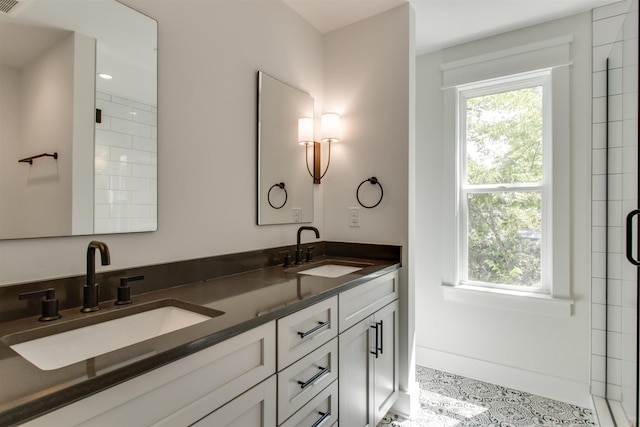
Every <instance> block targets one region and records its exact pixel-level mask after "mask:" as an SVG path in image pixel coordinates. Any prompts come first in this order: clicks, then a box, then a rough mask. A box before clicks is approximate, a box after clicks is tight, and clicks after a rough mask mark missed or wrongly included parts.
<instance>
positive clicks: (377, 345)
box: [370, 322, 380, 359]
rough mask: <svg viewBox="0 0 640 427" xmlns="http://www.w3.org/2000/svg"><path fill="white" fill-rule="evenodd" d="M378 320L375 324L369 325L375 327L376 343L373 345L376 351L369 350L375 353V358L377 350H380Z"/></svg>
mask: <svg viewBox="0 0 640 427" xmlns="http://www.w3.org/2000/svg"><path fill="white" fill-rule="evenodd" d="M378 326H379V325H378V322H376V324H375V325H371V329H375V330H376V344H375V346H374V348H375V349H376V351H372V352H370V353H371V354H375V355H376V359H377V358H378V356H379V355H378V351H379V350H380V340H379V338H378Z"/></svg>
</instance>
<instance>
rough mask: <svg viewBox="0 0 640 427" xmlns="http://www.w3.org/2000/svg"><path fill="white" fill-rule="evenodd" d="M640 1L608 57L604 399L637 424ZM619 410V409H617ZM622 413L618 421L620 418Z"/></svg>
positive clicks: (639, 216) (631, 11) (639, 268)
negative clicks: (639, 31) (639, 52)
mask: <svg viewBox="0 0 640 427" xmlns="http://www.w3.org/2000/svg"><path fill="white" fill-rule="evenodd" d="M638 56H639V55H638V0H635V1H634V2H633V4H632V6H631V9H630V11H629V13H628V14H627V17H626V19H625V22H624V24H623V27H622V30H621V32H620V34H619V36H618V40H617V41H616V43H615V44H614V47H613V49H612V52H611V54H610V56H609V59H608V61H607V63H608V72H607V75H608V78H607V281H606V284H607V286H606V299H607V302H606V310H607V315H606V319H607V320H606V322H607V325H606V356H605V357H606V398H607V400H608V402H609V407H610V408H613V410H612V412H613V413H614V414H616V412H617V413H618V414H616V415H619V413H620V412H624V415H625V416H626V418H627V419H628V420H629V422H630V423H635V425H636V426H637V425H638V424H637V423H638V408H639V407H640V404H639V397H638V373H639V370H638V341H639V340H638V331H639V330H640V329H639V327H638V284H639V280H640V276H639V273H640V267H639V266H640V249H639V248H640V209H639V208H640V205H639V204H638V200H640V194H639V191H640V185H639V184H638V164H639V157H638V156H639V150H638ZM620 408H621V409H620ZM620 418H621V417H620V416H618V417H617V420H620Z"/></svg>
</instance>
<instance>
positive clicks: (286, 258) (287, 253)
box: [280, 251, 291, 267]
mask: <svg viewBox="0 0 640 427" xmlns="http://www.w3.org/2000/svg"><path fill="white" fill-rule="evenodd" d="M280 253H281V254H284V257H283V258H284V264H283V265H282V266H283V267H291V251H282V252H280Z"/></svg>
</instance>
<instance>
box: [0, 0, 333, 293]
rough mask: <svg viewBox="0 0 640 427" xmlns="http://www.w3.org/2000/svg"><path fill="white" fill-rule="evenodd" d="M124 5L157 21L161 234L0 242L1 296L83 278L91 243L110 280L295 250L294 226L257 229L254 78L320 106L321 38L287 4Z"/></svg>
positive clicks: (144, 1)
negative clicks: (236, 255)
mask: <svg viewBox="0 0 640 427" xmlns="http://www.w3.org/2000/svg"><path fill="white" fill-rule="evenodd" d="M124 3H126V4H127V5H129V6H131V7H133V8H135V9H137V10H139V11H141V12H143V13H145V14H147V15H148V16H151V17H153V18H155V19H157V21H158V68H159V76H158V79H159V80H158V100H159V101H158V102H159V109H158V123H159V126H158V187H159V188H158V227H159V229H158V231H157V232H154V233H148V234H133V235H131V234H129V235H126V234H125V235H106V236H85V237H66V238H50V239H33V240H16V241H0V283H2V284H10V283H18V282H23V281H29V280H37V279H43V278H53V277H63V276H69V275H76V274H84V271H85V269H86V266H85V263H86V247H87V244H88V242H89V241H90V240H92V239H94V238H97V239H100V240H103V241H105V242H106V243H107V244H108V245H109V247H110V248H111V261H112V265H111V266H110V267H108V269H117V268H124V267H128V266H137V265H148V264H155V263H162V262H168V261H175V260H182V259H191V258H197V257H206V256H213V255H218V254H224V253H233V252H239V251H245V250H253V249H259V248H264V247H272V246H278V245H284V244H291V243H293V242H295V231H296V229H297V226H296V225H285V226H268V227H259V226H257V225H256V102H257V101H256V92H257V88H256V80H257V78H256V72H257V70H258V69H261V70H263V71H265V72H267V73H269V74H271V75H272V76H275V77H277V78H279V79H282V80H284V81H286V82H288V83H290V84H291V85H293V86H296V87H299V88H301V89H303V90H305V91H307V92H309V93H310V94H311V95H312V96H313V97H314V98H315V99H316V102H317V103H320V102H321V94H322V36H321V34H320V33H319V32H318V31H317V30H315V29H314V28H313V27H312V26H311V25H309V24H308V23H307V22H306V21H304V20H303V19H302V18H301V17H300V16H299V15H297V14H296V13H295V12H293V11H292V10H291V9H290V8H288V7H287V6H286V5H285V4H284V3H282V2H279V1H278V2H275V1H268V2H265V1H260V0H252V1H242V2H238V1H235V0H220V1H215V2H203V1H197V0H185V1H180V2H177V1H154V0H127V1H125V2H124ZM316 192H317V194H316V206H321V203H318V202H317V201H318V198H319V197H321V192H322V189H321V188H318V189H316ZM315 214H316V216H315V223H314V225H316V226H318V227H319V228H320V231H321V237H322V238H327V237H328V235H327V233H325V232H324V230H323V228H322V223H323V222H322V210H321V209H320V208H317V209H316V213H315ZM305 237H306V239H310V237H311V236H305ZM104 269H107V268H105V267H98V271H100V270H104Z"/></svg>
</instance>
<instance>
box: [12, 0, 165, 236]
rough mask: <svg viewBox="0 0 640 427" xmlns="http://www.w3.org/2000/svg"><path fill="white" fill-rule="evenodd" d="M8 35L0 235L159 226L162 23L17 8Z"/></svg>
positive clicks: (89, 6) (71, 8)
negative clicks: (159, 41)
mask: <svg viewBox="0 0 640 427" xmlns="http://www.w3.org/2000/svg"><path fill="white" fill-rule="evenodd" d="M0 39H2V40H3V43H0V112H1V114H0V239H20V238H35V237H53V236H71V235H90V234H108V233H127V232H139V231H154V230H156V229H157V49H156V48H157V23H156V21H154V20H153V19H151V18H149V17H147V16H145V15H143V14H141V13H139V12H137V11H135V10H133V9H131V8H129V7H127V6H125V5H123V4H121V3H118V2H117V1H115V0H57V1H47V0H19V1H17V3H16V4H15V5H13V7H11V6H8V7H7V8H6V10H4V11H2V12H0ZM98 73H109V74H110V75H111V76H112V79H110V80H104V79H101V78H98V77H97V74H98ZM42 154H50V155H51V154H55V157H53V156H43V157H37V158H34V159H33V160H31V162H30V163H29V162H28V161H23V162H19V160H23V159H28V158H30V157H33V156H39V155H42Z"/></svg>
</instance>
